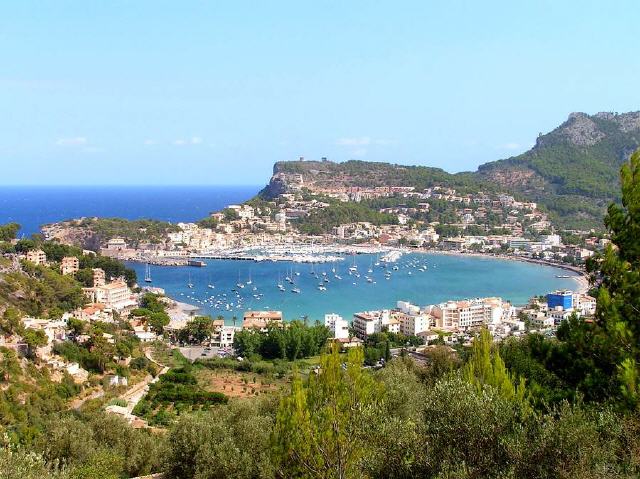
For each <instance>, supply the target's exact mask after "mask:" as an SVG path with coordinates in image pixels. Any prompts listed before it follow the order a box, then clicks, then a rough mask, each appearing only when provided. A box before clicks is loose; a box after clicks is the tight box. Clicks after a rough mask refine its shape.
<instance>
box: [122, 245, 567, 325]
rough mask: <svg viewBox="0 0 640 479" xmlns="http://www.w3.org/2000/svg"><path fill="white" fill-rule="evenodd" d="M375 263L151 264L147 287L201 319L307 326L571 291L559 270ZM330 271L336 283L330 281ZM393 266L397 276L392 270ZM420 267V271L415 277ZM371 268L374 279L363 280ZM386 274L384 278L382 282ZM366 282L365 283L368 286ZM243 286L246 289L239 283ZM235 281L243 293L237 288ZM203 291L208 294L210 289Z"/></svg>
mask: <svg viewBox="0 0 640 479" xmlns="http://www.w3.org/2000/svg"><path fill="white" fill-rule="evenodd" d="M375 261H376V257H375V256H374V255H358V256H356V257H355V263H356V265H357V268H358V272H359V274H360V277H359V278H357V277H355V275H349V274H348V269H349V267H350V266H351V265H352V264H353V262H354V257H348V258H346V259H345V261H341V262H338V263H330V264H325V265H317V264H316V265H314V266H311V265H309V264H294V263H286V262H280V263H273V262H261V263H256V262H253V261H232V260H209V261H208V262H207V263H208V264H207V266H206V267H203V268H197V267H187V266H185V267H170V266H153V265H152V266H151V275H152V278H153V282H152V283H151V284H152V285H153V286H157V287H161V288H164V289H165V292H166V294H167V295H168V296H170V297H172V298H174V299H177V300H179V301H183V302H186V303H190V304H193V305H195V306H198V307H201V308H202V311H201V312H202V313H204V314H210V315H212V316H218V315H222V316H223V317H225V319H226V320H227V321H231V318H232V317H233V316H234V315H235V316H237V317H239V318H241V317H242V313H243V312H244V311H245V310H251V309H275V310H281V311H282V312H283V313H284V316H285V319H287V320H292V319H297V318H301V317H303V316H305V315H306V316H308V317H309V319H311V320H315V319H323V317H324V314H325V313H331V312H333V313H338V314H340V315H342V316H343V317H344V318H351V316H352V315H353V313H354V312H357V311H364V310H370V309H383V308H392V307H395V305H396V302H397V301H399V300H404V301H411V302H412V303H414V304H417V305H421V306H423V305H427V304H433V303H438V302H441V301H445V300H449V299H463V298H472V297H485V296H501V297H502V298H503V299H507V300H510V301H512V302H513V303H514V304H524V303H526V301H527V300H528V299H529V298H530V297H531V296H533V295H538V294H545V293H547V292H548V291H552V290H555V289H560V288H566V289H572V290H575V289H576V286H577V285H576V282H575V281H574V280H573V279H571V278H556V277H555V275H558V274H563V275H566V274H568V273H567V272H566V271H564V270H561V269H557V268H552V267H548V266H539V265H535V264H529V263H521V262H517V261H506V260H500V259H493V258H479V257H459V256H447V255H438V254H408V255H404V256H403V257H402V258H401V259H400V260H399V261H398V262H397V263H395V264H390V265H388V267H387V269H385V268H383V265H380V266H375V265H374V263H375ZM129 266H130V267H133V268H134V269H135V270H136V271H137V273H138V278H139V279H140V280H142V278H144V269H145V265H143V264H130V265H129ZM333 266H335V267H336V269H337V271H336V274H337V275H339V276H341V277H342V280H338V279H336V278H335V277H334V273H333V272H332V271H331V268H332V267H333ZM393 266H397V267H398V270H397V271H395V270H392V268H393ZM424 266H426V271H419V268H420V267H424ZM292 268H293V271H294V273H296V272H297V273H299V275H295V274H294V275H293V276H292V277H293V279H294V280H295V285H291V284H289V283H287V282H286V281H285V277H286V276H287V275H290V276H291V270H292ZM370 268H371V269H373V273H371V274H368V273H367V271H368V270H369V269H370ZM312 271H315V272H316V276H314V275H312V274H311V272H312ZM386 271H390V272H391V275H390V279H388V280H387V279H386V278H385V272H386ZM322 272H325V273H326V277H327V278H328V279H329V282H328V283H325V282H323V284H324V285H325V286H326V291H320V290H318V284H319V283H320V282H321V281H322V279H323V278H324V276H322ZM365 276H370V277H371V280H372V282H368V281H367V279H365ZM189 277H190V278H191V282H192V284H193V286H194V287H193V288H191V289H190V288H188V287H187V283H188V282H189ZM279 277H280V278H281V282H282V284H283V286H284V287H285V288H286V291H284V292H281V291H279V289H278V287H277V284H278V278H279ZM249 280H251V284H246V283H247V282H248V281H249ZM238 282H241V283H244V284H245V287H244V288H238V287H237V286H236V284H237V283H238ZM209 284H212V285H213V286H215V288H213V289H212V288H209V287H208V285H209ZM294 287H298V288H299V289H300V293H299V294H296V293H293V292H291V289H292V288H294ZM233 288H235V289H237V293H236V292H233V291H232V289H233ZM254 288H255V290H254ZM225 295H226V296H225ZM254 295H257V296H258V297H254ZM216 302H218V307H216V305H215V303H216ZM230 303H233V305H231V304H230ZM226 304H229V305H230V306H229V308H230V310H227V309H226Z"/></svg>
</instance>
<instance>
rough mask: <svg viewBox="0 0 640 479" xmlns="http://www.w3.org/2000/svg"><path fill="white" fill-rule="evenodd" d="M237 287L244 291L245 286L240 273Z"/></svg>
mask: <svg viewBox="0 0 640 479" xmlns="http://www.w3.org/2000/svg"><path fill="white" fill-rule="evenodd" d="M236 286H237V287H238V288H240V289H244V284H243V283H242V281H240V271H238V282H237V283H236Z"/></svg>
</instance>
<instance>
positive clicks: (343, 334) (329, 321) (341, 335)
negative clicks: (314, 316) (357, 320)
mask: <svg viewBox="0 0 640 479" xmlns="http://www.w3.org/2000/svg"><path fill="white" fill-rule="evenodd" d="M324 325H325V326H326V327H327V328H328V329H329V331H331V335H332V336H333V337H334V338H335V339H347V338H348V337H349V323H348V322H347V321H346V320H345V319H343V318H342V316H340V315H339V314H335V313H331V314H325V315H324Z"/></svg>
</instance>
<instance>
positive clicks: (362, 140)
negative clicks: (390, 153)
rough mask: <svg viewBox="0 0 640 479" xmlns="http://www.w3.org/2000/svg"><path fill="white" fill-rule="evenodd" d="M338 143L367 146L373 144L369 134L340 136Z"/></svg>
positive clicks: (341, 144)
mask: <svg viewBox="0 0 640 479" xmlns="http://www.w3.org/2000/svg"><path fill="white" fill-rule="evenodd" d="M336 144H337V145H340V146H366V145H369V144H371V138H369V137H368V136H360V137H353V138H340V139H339V140H338V141H336Z"/></svg>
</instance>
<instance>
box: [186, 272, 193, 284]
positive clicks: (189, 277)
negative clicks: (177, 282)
mask: <svg viewBox="0 0 640 479" xmlns="http://www.w3.org/2000/svg"><path fill="white" fill-rule="evenodd" d="M187 288H193V283H192V282H191V273H189V282H188V283H187Z"/></svg>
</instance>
